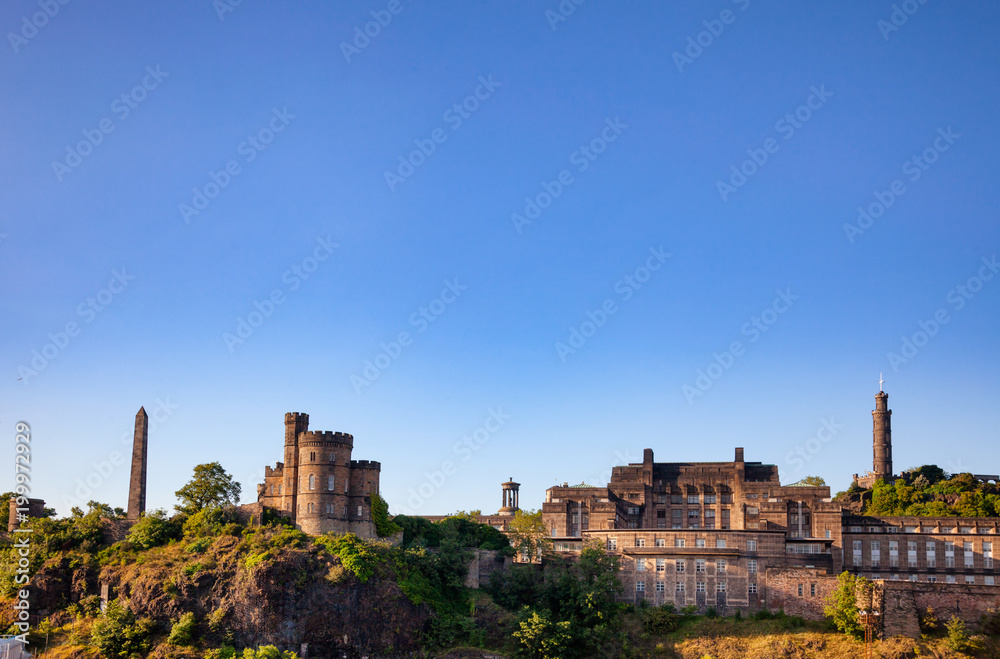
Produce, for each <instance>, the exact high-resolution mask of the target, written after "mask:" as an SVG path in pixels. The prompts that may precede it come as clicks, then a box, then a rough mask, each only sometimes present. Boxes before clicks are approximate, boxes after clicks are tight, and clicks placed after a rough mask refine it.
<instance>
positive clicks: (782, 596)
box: [765, 567, 837, 620]
mask: <svg viewBox="0 0 1000 659" xmlns="http://www.w3.org/2000/svg"><path fill="white" fill-rule="evenodd" d="M765 576H766V579H767V595H766V606H767V608H768V609H769V610H771V611H779V610H783V611H784V612H785V613H787V614H788V615H790V616H799V617H800V618H805V619H807V620H821V619H822V618H823V617H824V614H823V608H824V607H825V606H826V603H827V602H826V600H827V597H829V595H830V593H832V592H833V591H834V590H836V588H837V577H836V576H832V575H830V574H827V573H826V571H825V570H818V569H814V568H780V567H779V568H768V569H767V571H766V573H765Z"/></svg>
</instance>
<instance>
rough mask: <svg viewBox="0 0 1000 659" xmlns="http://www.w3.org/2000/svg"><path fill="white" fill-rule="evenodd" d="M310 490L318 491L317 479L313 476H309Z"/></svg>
mask: <svg viewBox="0 0 1000 659" xmlns="http://www.w3.org/2000/svg"><path fill="white" fill-rule="evenodd" d="M309 489H310V490H315V489H316V477H315V476H313V475H312V474H309Z"/></svg>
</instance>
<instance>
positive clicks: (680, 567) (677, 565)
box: [674, 558, 684, 574]
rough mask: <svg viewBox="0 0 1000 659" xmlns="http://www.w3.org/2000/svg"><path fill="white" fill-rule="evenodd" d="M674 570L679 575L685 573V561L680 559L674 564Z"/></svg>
mask: <svg viewBox="0 0 1000 659" xmlns="http://www.w3.org/2000/svg"><path fill="white" fill-rule="evenodd" d="M674 569H676V570H677V573H678V574H680V573H681V572H684V559H683V558H678V559H677V560H676V561H675V562H674Z"/></svg>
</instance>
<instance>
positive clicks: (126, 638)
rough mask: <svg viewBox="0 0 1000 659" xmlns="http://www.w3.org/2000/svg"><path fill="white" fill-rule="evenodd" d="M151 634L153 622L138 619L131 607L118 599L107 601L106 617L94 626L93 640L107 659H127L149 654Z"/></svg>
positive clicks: (146, 619)
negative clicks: (136, 655)
mask: <svg viewBox="0 0 1000 659" xmlns="http://www.w3.org/2000/svg"><path fill="white" fill-rule="evenodd" d="M152 631H153V621H152V620H150V619H148V618H143V619H141V620H136V619H135V616H134V615H133V614H132V611H131V610H130V609H129V608H128V606H126V605H125V604H123V603H122V602H121V601H120V600H117V599H116V600H113V601H111V602H108V606H107V609H106V610H105V611H104V615H102V616H101V617H100V619H99V620H98V621H97V622H95V623H94V626H93V628H92V630H91V636H90V638H91V640H92V641H93V643H94V645H96V646H97V647H98V649H100V651H101V654H103V655H104V656H105V657H109V658H110V659H126V658H127V657H131V656H132V655H135V654H139V655H144V654H145V653H146V652H148V651H149V635H150V633H151V632H152Z"/></svg>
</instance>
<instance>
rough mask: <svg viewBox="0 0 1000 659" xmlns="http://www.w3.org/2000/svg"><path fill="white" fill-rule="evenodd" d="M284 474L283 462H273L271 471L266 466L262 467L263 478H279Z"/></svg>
mask: <svg viewBox="0 0 1000 659" xmlns="http://www.w3.org/2000/svg"><path fill="white" fill-rule="evenodd" d="M284 472H285V463H284V462H275V463H274V469H272V468H271V467H268V466H265V467H264V477H265V478H271V477H272V476H281V475H282V474H284Z"/></svg>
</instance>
